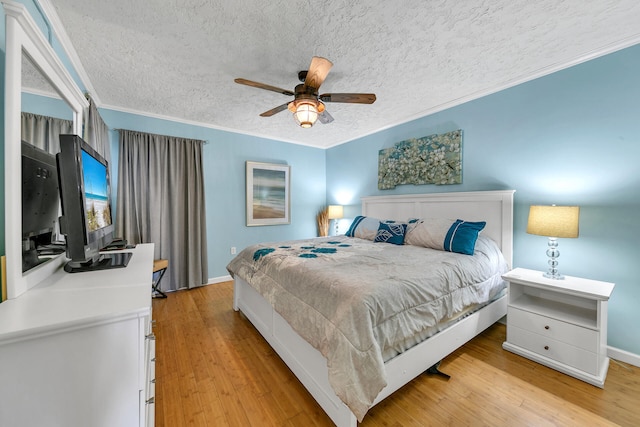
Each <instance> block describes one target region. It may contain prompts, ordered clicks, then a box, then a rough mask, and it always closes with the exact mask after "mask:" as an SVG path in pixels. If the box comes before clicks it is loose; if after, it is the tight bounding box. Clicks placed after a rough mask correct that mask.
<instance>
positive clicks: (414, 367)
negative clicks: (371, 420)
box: [233, 278, 507, 427]
mask: <svg viewBox="0 0 640 427" xmlns="http://www.w3.org/2000/svg"><path fill="white" fill-rule="evenodd" d="M233 299H234V306H233V308H234V310H236V311H238V310H240V311H242V313H244V315H245V316H246V317H247V318H248V319H249V321H250V322H251V323H252V324H253V325H254V326H255V328H256V329H257V330H258V331H259V332H260V334H261V335H262V336H263V337H264V339H265V340H266V341H267V342H268V343H269V344H270V345H271V347H272V348H273V349H274V350H275V352H276V353H278V355H279V356H280V358H281V359H282V360H283V361H284V362H285V363H286V364H287V366H288V367H289V368H290V369H291V371H292V372H293V373H294V375H295V376H296V377H297V378H298V380H300V382H301V383H302V384H303V385H304V386H305V388H306V389H307V390H308V391H309V393H311V395H312V396H313V398H314V399H315V401H316V402H318V404H319V405H320V406H321V407H322V409H323V410H324V411H325V412H326V413H327V415H328V416H329V417H330V418H331V419H332V420H333V422H334V423H335V424H336V425H337V426H338V427H356V426H357V419H356V416H355V415H354V414H353V413H352V412H351V410H350V409H349V408H348V407H347V406H346V405H345V404H344V403H343V402H342V401H341V400H340V399H339V398H338V396H336V394H335V393H334V391H333V389H332V388H331V386H330V384H329V379H328V369H327V363H326V360H325V358H324V357H323V356H322V355H321V354H320V352H318V351H317V350H316V349H315V348H313V347H312V346H311V345H310V344H309V343H307V342H306V341H305V340H304V339H302V338H301V337H300V336H299V335H298V334H297V333H296V332H295V331H294V330H293V329H292V328H291V326H289V324H288V323H287V321H286V320H284V319H283V318H282V317H281V316H280V315H279V314H278V313H276V312H275V310H273V308H272V307H271V304H269V303H268V302H267V301H266V300H265V299H264V298H263V297H262V296H261V295H260V294H259V293H258V292H257V291H256V290H254V289H253V288H252V287H251V286H250V285H249V284H247V283H246V282H245V281H243V280H242V279H239V278H236V280H235V281H234V297H233ZM506 313H507V299H506V296H503V297H501V298H500V299H498V300H496V301H493V302H492V303H491V304H489V305H487V306H485V307H484V308H482V309H480V310H478V311H476V312H474V313H473V314H471V315H469V316H467V317H465V318H464V319H462V320H460V321H459V322H457V323H455V324H454V325H452V326H450V327H449V328H447V329H446V330H444V331H442V332H440V333H438V334H436V335H434V336H433V337H431V338H429V339H428V340H426V341H424V342H422V343H420V344H418V345H416V346H415V347H413V348H411V349H410V350H408V351H405V352H404V353H402V354H400V355H398V356H396V357H394V358H393V359H391V360H389V361H388V362H386V363H385V369H386V376H387V381H388V384H387V386H386V387H385V388H384V389H382V391H381V392H380V394H379V395H378V397H377V398H376V400H375V402H374V405H375V404H377V403H379V402H380V401H382V400H383V399H385V398H386V397H388V396H389V395H390V394H392V393H393V392H395V391H396V390H398V389H399V388H400V387H402V386H403V385H405V384H407V383H408V382H409V381H411V380H412V379H414V378H415V377H417V376H418V375H420V374H421V373H422V372H424V371H425V370H427V369H428V368H429V367H430V366H432V365H434V364H435V363H436V362H438V361H439V360H442V359H443V358H445V357H446V356H447V355H449V354H450V353H452V352H453V351H455V350H456V349H457V348H458V347H460V346H462V345H463V344H465V343H466V342H467V341H469V340H471V339H472V338H473V337H475V336H476V335H478V334H479V333H481V332H482V331H484V330H485V329H486V328H488V327H489V326H491V325H492V324H493V323H495V322H496V321H498V320H499V319H500V318H502V317H503V316H504V315H506Z"/></svg>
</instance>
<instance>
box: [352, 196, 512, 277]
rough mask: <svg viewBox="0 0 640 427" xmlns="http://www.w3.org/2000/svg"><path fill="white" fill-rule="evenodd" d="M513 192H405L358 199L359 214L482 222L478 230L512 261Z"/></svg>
mask: <svg viewBox="0 0 640 427" xmlns="http://www.w3.org/2000/svg"><path fill="white" fill-rule="evenodd" d="M513 193H515V190H500V191H471V192H460V193H431V194H407V195H394V196H369V197H363V198H362V215H365V216H372V217H374V218H379V219H394V220H400V221H406V220H407V219H409V218H451V219H453V220H455V219H463V220H465V221H486V222H487V225H486V227H485V229H484V230H483V231H482V234H484V235H485V236H489V237H491V238H492V239H493V240H495V242H496V243H497V244H498V246H500V249H502V253H503V254H504V256H505V258H506V259H507V262H508V263H509V266H511V265H512V263H513Z"/></svg>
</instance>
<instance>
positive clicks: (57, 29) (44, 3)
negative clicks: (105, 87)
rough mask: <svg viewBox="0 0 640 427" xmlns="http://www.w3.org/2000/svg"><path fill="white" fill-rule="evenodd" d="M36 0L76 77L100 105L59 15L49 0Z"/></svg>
mask: <svg viewBox="0 0 640 427" xmlns="http://www.w3.org/2000/svg"><path fill="white" fill-rule="evenodd" d="M36 1H37V2H38V3H39V4H40V7H41V8H42V11H43V12H44V14H45V18H46V19H47V20H48V21H49V23H50V24H51V28H52V30H53V34H54V35H55V37H56V38H57V39H58V42H60V46H62V49H63V50H64V52H65V53H66V55H67V57H68V58H69V61H71V66H72V67H73V68H74V69H75V70H76V72H77V73H78V77H80V81H81V82H82V85H83V86H84V87H85V88H86V90H87V92H88V93H89V94H90V95H91V99H93V101H94V102H95V103H96V105H100V104H101V102H100V98H99V97H98V94H97V92H96V90H95V88H94V87H93V85H92V84H91V79H90V78H89V74H88V73H87V71H86V70H85V68H84V66H83V65H82V61H80V57H79V56H78V52H77V51H76V49H75V48H74V47H73V43H71V39H70V38H69V34H67V30H65V28H64V25H62V21H61V20H60V17H59V16H58V13H57V12H56V8H55V7H53V5H52V4H51V2H50V1H49V0H36Z"/></svg>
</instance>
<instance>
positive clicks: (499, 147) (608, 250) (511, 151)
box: [327, 45, 640, 354]
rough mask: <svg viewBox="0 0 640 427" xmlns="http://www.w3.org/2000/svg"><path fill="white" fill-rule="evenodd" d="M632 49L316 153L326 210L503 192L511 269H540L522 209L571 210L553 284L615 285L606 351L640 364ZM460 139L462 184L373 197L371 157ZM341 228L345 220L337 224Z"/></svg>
mask: <svg viewBox="0 0 640 427" xmlns="http://www.w3.org/2000/svg"><path fill="white" fill-rule="evenodd" d="M638 70H640V45H636V46H633V47H631V48H627V49H624V50H622V51H619V52H616V53H613V54H610V55H607V56H604V57H601V58H599V59H595V60H592V61H589V62H587V63H584V64H581V65H578V66H575V67H572V68H570V69H566V70H563V71H561V72H557V73H554V74H552V75H549V76H546V77H543V78H539V79H537V80H534V81H531V82H528V83H525V84H521V85H519V86H516V87H513V88H510V89H507V90H504V91H501V92H498V93H496V94H493V95H490V96H486V97H483V98H481V99H478V100H475V101H472V102H468V103H465V104H463V105H460V106H457V107H455V108H450V109H448V110H445V111H442V112H439V113H437V114H433V115H430V116H427V117H424V118H421V119H418V120H415V121H412V122H410V123H406V124H403V125H400V126H396V127H393V128H391V129H389V130H385V131H383V132H379V133H377V134H375V135H371V136H368V137H365V138H362V139H359V140H357V141H353V142H350V143H347V144H344V145H340V146H338V147H334V148H332V149H330V150H328V152H327V202H328V203H338V202H342V203H345V204H349V205H351V206H349V209H348V211H349V213H350V214H351V216H354V215H356V214H358V213H359V198H360V197H362V196H368V195H378V194H404V193H428V192H445V191H472V190H496V189H515V190H516V194H515V201H516V205H515V213H514V216H515V218H514V220H515V230H514V237H515V241H514V266H516V267H525V268H532V269H537V270H546V269H547V264H546V262H547V256H546V254H545V251H546V243H547V242H546V237H541V236H532V235H528V234H526V232H525V229H526V222H527V216H528V209H529V205H531V204H552V203H555V204H559V205H579V206H580V207H581V212H580V236H579V238H577V239H560V243H559V244H560V246H559V249H560V252H561V256H560V259H559V261H560V270H561V272H562V273H563V274H568V275H573V276H580V277H586V278H591V279H596V280H604V281H609V282H614V283H616V287H615V290H614V292H613V295H612V298H611V300H610V303H609V337H608V338H609V339H608V341H609V345H612V346H614V347H618V348H621V349H624V350H627V351H630V352H632V353H635V354H640V328H638V327H636V326H633V327H632V326H631V325H640V283H639V280H638V276H637V273H636V272H635V270H634V265H635V263H636V262H638V260H639V259H640V246H639V245H638V241H639V240H640V223H639V222H638V221H637V217H638V214H639V213H640V168H639V167H638V162H639V160H640V81H639V78H638ZM455 129H462V130H463V184H461V185H449V186H435V185H427V186H413V185H406V186H400V187H397V188H396V189H394V190H382V191H381V190H378V189H377V170H378V167H377V161H378V159H377V156H378V150H380V149H382V148H388V147H391V146H393V144H394V143H396V142H398V141H402V140H404V139H407V138H411V137H421V136H426V135H431V134H434V133H443V132H448V131H452V130H455ZM347 222H348V221H347Z"/></svg>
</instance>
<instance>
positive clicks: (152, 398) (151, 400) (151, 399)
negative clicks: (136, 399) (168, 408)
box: [145, 396, 156, 405]
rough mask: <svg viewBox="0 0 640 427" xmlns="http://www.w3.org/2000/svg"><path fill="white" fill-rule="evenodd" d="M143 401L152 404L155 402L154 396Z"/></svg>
mask: <svg viewBox="0 0 640 427" xmlns="http://www.w3.org/2000/svg"><path fill="white" fill-rule="evenodd" d="M145 403H146V404H147V405H153V404H154V403H156V398H155V396H154V397H151V398H149V400H147V401H146V402H145Z"/></svg>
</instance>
